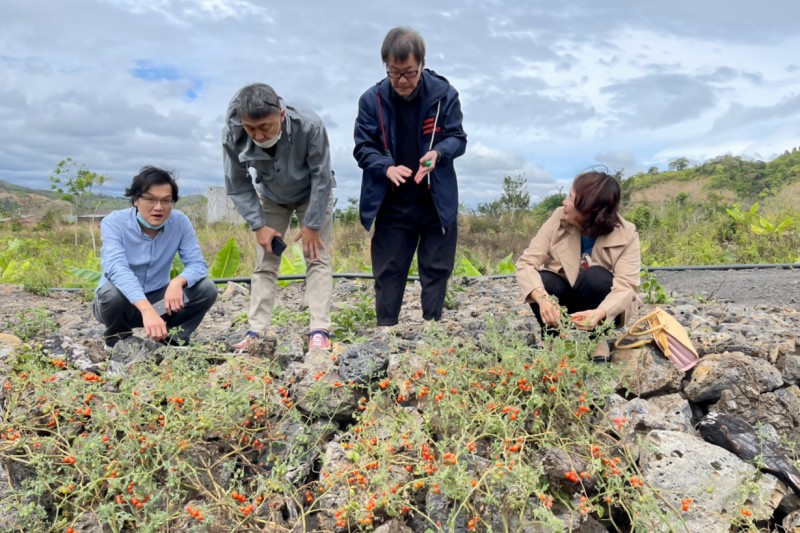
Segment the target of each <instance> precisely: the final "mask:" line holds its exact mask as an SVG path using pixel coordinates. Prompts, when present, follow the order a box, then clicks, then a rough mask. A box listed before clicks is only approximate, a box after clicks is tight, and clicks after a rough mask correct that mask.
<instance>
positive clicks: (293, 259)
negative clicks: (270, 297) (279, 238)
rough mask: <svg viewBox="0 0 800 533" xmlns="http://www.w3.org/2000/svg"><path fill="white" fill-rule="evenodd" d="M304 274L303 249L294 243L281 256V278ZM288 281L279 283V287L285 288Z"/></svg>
mask: <svg viewBox="0 0 800 533" xmlns="http://www.w3.org/2000/svg"><path fill="white" fill-rule="evenodd" d="M305 273H306V260H305V258H304V257H303V249H302V248H301V247H300V245H299V244H297V243H295V244H293V245H292V246H291V247H289V248H287V249H286V251H285V252H283V255H281V268H280V275H281V276H299V275H301V274H305ZM289 283H291V282H289V281H281V282H279V284H280V285H282V286H284V287H285V286H286V285H288V284H289Z"/></svg>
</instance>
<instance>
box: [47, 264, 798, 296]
mask: <svg viewBox="0 0 800 533" xmlns="http://www.w3.org/2000/svg"><path fill="white" fill-rule="evenodd" d="M772 268H774V269H789V270H793V269H798V270H800V263H778V264H769V263H766V264H753V265H699V266H661V267H642V270H645V271H649V272H657V271H665V272H666V271H672V272H682V271H686V270H755V269H772ZM333 277H334V278H336V279H374V278H373V276H372V274H365V273H363V272H353V273H346V272H334V273H333ZM458 277H467V276H458ZM468 277H470V278H471V279H507V278H513V277H515V275H514V274H502V275H497V276H468ZM304 279H306V276H305V274H295V275H292V276H278V281H299V280H304ZM212 281H213V282H214V283H216V284H218V285H220V284H222V283H228V282H229V281H230V282H233V283H248V284H249V283H250V278H217V279H213V280H212ZM408 281H419V276H408ZM47 290H48V291H53V292H78V291H82V290H84V289H72V288H69V289H65V288H50V289H47Z"/></svg>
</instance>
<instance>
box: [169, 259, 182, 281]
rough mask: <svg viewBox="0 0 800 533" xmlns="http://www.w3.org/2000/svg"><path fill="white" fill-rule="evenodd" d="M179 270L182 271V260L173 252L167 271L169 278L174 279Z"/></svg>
mask: <svg viewBox="0 0 800 533" xmlns="http://www.w3.org/2000/svg"><path fill="white" fill-rule="evenodd" d="M181 272H183V262H182V261H181V258H180V256H179V255H178V254H175V258H174V259H173V260H172V269H170V271H169V279H175V278H176V277H178V275H179V274H180V273H181Z"/></svg>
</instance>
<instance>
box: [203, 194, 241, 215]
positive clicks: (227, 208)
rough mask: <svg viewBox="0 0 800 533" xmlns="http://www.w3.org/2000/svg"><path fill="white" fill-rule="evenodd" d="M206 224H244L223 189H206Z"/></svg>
mask: <svg viewBox="0 0 800 533" xmlns="http://www.w3.org/2000/svg"><path fill="white" fill-rule="evenodd" d="M206 220H207V221H208V223H209V224H210V223H212V222H230V223H231V224H241V223H242V222H244V219H242V217H241V215H239V211H237V210H236V206H235V205H233V200H231V199H230V198H228V195H227V193H226V192H225V187H209V188H208V212H207V219H206Z"/></svg>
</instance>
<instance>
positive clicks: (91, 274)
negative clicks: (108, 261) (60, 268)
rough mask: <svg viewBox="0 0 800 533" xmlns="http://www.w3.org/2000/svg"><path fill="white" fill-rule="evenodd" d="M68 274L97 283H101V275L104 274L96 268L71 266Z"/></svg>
mask: <svg viewBox="0 0 800 533" xmlns="http://www.w3.org/2000/svg"><path fill="white" fill-rule="evenodd" d="M67 274H70V275H72V276H75V277H76V278H78V279H82V280H84V281H89V282H91V283H94V284H95V285H97V284H98V283H100V276H102V275H103V273H102V272H98V271H96V270H91V269H88V268H70V269H67Z"/></svg>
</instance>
